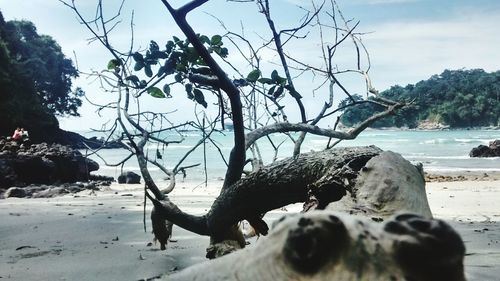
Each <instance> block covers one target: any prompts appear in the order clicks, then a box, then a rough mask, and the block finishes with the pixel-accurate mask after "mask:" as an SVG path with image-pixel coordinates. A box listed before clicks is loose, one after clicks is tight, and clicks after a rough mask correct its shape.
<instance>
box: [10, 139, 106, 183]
mask: <svg viewBox="0 0 500 281" xmlns="http://www.w3.org/2000/svg"><path fill="white" fill-rule="evenodd" d="M98 169H99V164H97V163H96V162H95V161H93V160H90V159H88V158H85V157H84V156H83V155H82V154H81V153H80V152H79V151H77V150H74V149H72V148H70V147H68V146H64V145H59V144H50V145H49V144H46V143H41V144H31V145H28V144H19V143H17V142H15V141H9V140H6V139H0V189H7V188H9V187H11V186H20V187H23V186H26V185H29V184H54V183H72V182H76V181H87V180H89V177H90V172H92V171H96V170H98Z"/></svg>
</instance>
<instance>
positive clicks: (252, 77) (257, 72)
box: [247, 69, 262, 82]
mask: <svg viewBox="0 0 500 281" xmlns="http://www.w3.org/2000/svg"><path fill="white" fill-rule="evenodd" d="M261 74H262V73H261V72H260V70H258V69H254V70H252V72H250V73H249V74H248V76H247V81H249V82H255V81H257V79H259V77H260V75H261Z"/></svg>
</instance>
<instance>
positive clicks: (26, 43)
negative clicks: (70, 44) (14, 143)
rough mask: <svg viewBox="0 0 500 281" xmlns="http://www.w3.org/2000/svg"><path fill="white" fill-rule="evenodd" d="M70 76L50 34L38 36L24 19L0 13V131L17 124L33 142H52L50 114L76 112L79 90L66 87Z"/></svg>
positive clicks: (53, 131) (54, 129)
mask: <svg viewBox="0 0 500 281" xmlns="http://www.w3.org/2000/svg"><path fill="white" fill-rule="evenodd" d="M76 76H77V71H76V69H75V68H74V67H73V65H72V63H71V60H69V59H67V58H65V57H64V55H63V54H62V52H61V48H60V47H59V45H58V44H57V43H56V42H55V41H54V40H53V39H52V38H50V37H49V36H45V35H38V34H37V32H36V28H35V26H34V25H33V24H32V23H30V22H26V21H20V22H19V21H8V22H6V21H5V20H4V18H3V15H2V14H1V12H0V134H1V135H3V136H6V135H10V134H11V133H12V131H13V130H14V129H15V127H17V126H22V127H24V128H26V129H27V130H29V131H30V137H31V140H32V141H34V142H40V141H49V142H50V141H54V140H55V139H54V138H55V136H56V135H57V134H58V133H59V124H58V121H57V119H56V118H55V116H54V114H59V115H78V112H77V109H78V107H79V106H80V105H81V100H80V97H81V96H82V95H83V91H82V90H81V89H77V90H76V91H75V92H72V91H71V79H72V78H75V77H76Z"/></svg>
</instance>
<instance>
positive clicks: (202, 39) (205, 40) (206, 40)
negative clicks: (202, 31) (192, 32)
mask: <svg viewBox="0 0 500 281" xmlns="http://www.w3.org/2000/svg"><path fill="white" fill-rule="evenodd" d="M200 41H201V42H203V43H206V44H209V45H210V39H209V38H208V36H205V35H201V36H200Z"/></svg>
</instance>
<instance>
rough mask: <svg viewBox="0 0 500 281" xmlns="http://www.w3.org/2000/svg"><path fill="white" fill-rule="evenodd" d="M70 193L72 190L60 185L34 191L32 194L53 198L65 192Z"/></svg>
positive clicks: (38, 196) (35, 196)
mask: <svg viewBox="0 0 500 281" xmlns="http://www.w3.org/2000/svg"><path fill="white" fill-rule="evenodd" d="M68 193H70V192H69V191H68V190H67V189H66V188H64V187H60V186H59V187H53V188H49V189H46V190H43V191H40V192H37V193H34V194H33V195H32V198H52V197H56V196H59V195H64V194H68Z"/></svg>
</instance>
